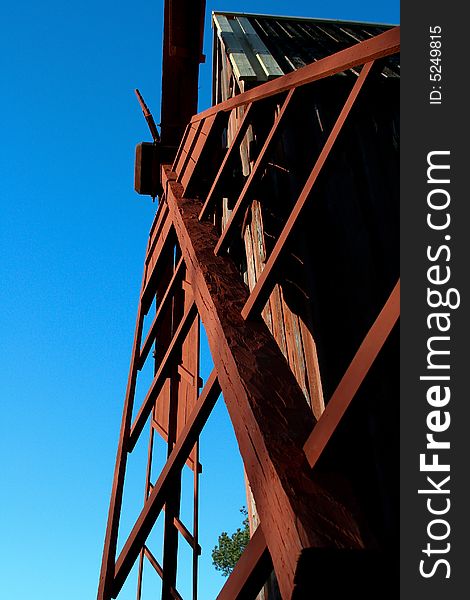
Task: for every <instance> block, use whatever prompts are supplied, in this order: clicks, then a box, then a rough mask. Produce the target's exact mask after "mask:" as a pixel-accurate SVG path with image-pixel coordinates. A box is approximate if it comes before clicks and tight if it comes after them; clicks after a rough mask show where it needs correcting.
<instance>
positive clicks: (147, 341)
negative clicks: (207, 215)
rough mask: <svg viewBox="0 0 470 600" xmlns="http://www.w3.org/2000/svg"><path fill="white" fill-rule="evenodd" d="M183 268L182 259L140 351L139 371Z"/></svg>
mask: <svg viewBox="0 0 470 600" xmlns="http://www.w3.org/2000/svg"><path fill="white" fill-rule="evenodd" d="M183 266H184V263H183V259H182V258H180V260H179V261H178V264H177V265H176V267H175V272H174V273H173V276H172V278H171V280H170V283H169V284H168V288H167V290H166V292H165V294H164V296H163V298H162V299H161V301H160V303H159V305H158V308H157V312H156V313H155V317H154V319H153V321H152V324H151V325H150V328H149V331H148V333H147V337H146V338H145V341H144V343H143V345H142V349H141V351H140V356H139V370H140V369H142V367H143V366H144V363H145V361H146V359H147V356H148V354H149V352H150V350H151V348H152V345H153V343H154V341H155V338H156V335H157V332H158V327H159V325H160V321H161V318H162V315H163V313H164V311H165V309H166V308H167V307H168V303H169V301H170V299H171V298H172V295H173V293H174V288H175V285H176V283H177V281H178V278H179V277H180V276H181V275H182V272H183Z"/></svg>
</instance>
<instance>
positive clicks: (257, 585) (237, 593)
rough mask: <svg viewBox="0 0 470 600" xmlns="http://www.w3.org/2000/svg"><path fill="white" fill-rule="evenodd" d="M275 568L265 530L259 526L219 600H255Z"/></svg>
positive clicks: (220, 593)
mask: <svg viewBox="0 0 470 600" xmlns="http://www.w3.org/2000/svg"><path fill="white" fill-rule="evenodd" d="M272 568H273V563H272V561H271V557H270V555H269V551H268V547H267V546H266V540H265V538H264V534H263V530H262V529H261V526H260V525H259V526H258V528H257V529H256V531H255V533H254V534H253V535H252V537H251V538H250V541H249V542H248V545H247V547H246V548H245V550H244V551H243V554H242V555H241V556H240V559H239V560H238V562H237V564H236V566H235V568H234V570H233V572H232V573H231V574H230V577H229V578H228V579H227V581H226V582H225V584H224V587H223V588H222V589H221V590H220V592H219V595H218V596H217V600H246V599H247V598H255V597H256V595H257V594H258V592H259V591H260V590H261V588H262V587H263V585H264V583H265V582H266V580H267V578H268V577H269V574H270V573H271V571H272Z"/></svg>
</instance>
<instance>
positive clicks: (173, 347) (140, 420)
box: [128, 302, 197, 452]
mask: <svg viewBox="0 0 470 600" xmlns="http://www.w3.org/2000/svg"><path fill="white" fill-rule="evenodd" d="M196 317H197V311H196V306H195V304H194V302H192V303H191V305H190V306H189V308H188V309H187V310H186V312H185V314H184V315H183V317H182V319H181V322H180V324H179V325H178V328H177V330H176V331H175V333H174V335H173V338H172V340H171V342H170V345H169V346H168V349H167V351H166V353H165V356H164V357H163V359H162V362H161V364H160V366H159V367H158V370H157V372H156V374H155V377H154V378H153V382H152V385H151V386H150V389H149V391H148V392H147V395H146V396H145V398H144V400H143V402H142V405H141V407H140V409H139V412H138V413H137V416H136V417H135V419H134V423H133V424H132V428H131V432H130V435H129V444H128V451H129V452H132V450H133V449H134V447H135V445H136V443H137V440H138V439H139V436H140V434H141V433H142V429H143V428H144V426H145V422H146V421H147V419H148V417H149V415H150V412H151V410H152V407H153V405H154V403H155V400H156V399H157V397H158V394H159V393H160V390H161V388H162V385H163V383H164V381H165V379H166V377H167V371H168V368H169V364H170V361H171V359H172V358H173V355H174V353H175V352H176V351H177V350H178V349H179V348H180V346H181V344H182V342H183V340H184V338H185V337H186V335H187V333H188V331H189V329H190V328H191V325H192V324H193V322H194V319H195V318H196Z"/></svg>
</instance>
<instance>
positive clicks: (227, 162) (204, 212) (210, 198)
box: [176, 104, 253, 219]
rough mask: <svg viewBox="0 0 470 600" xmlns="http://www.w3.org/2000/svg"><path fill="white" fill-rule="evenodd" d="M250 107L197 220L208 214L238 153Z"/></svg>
mask: <svg viewBox="0 0 470 600" xmlns="http://www.w3.org/2000/svg"><path fill="white" fill-rule="evenodd" d="M252 106H253V104H248V106H247V107H246V110H245V113H244V115H243V118H242V121H241V123H240V125H239V127H238V129H237V132H236V134H235V137H234V138H233V140H232V143H231V144H230V147H229V148H228V149H227V152H226V153H225V156H224V158H223V160H222V163H221V165H220V167H219V170H218V171H217V175H216V176H215V179H214V181H213V183H212V185H211V188H210V190H209V193H208V194H207V198H206V201H205V202H204V206H203V207H202V210H201V212H200V213H199V219H204V218H205V217H206V216H207V213H208V212H209V209H210V208H211V206H212V204H213V201H214V199H215V194H216V192H217V190H218V188H219V186H220V184H221V182H222V180H223V175H224V174H225V172H226V167H227V166H228V165H230V162H231V161H232V160H233V159H234V157H235V156H236V155H237V153H238V150H239V146H240V144H241V143H242V141H243V138H244V137H245V134H246V132H247V130H248V127H249V126H250V123H251V116H252ZM176 172H178V171H176Z"/></svg>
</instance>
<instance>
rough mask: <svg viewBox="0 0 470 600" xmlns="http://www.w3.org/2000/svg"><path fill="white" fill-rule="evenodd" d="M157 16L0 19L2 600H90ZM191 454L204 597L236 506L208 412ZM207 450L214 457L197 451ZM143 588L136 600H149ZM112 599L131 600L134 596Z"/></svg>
mask: <svg viewBox="0 0 470 600" xmlns="http://www.w3.org/2000/svg"><path fill="white" fill-rule="evenodd" d="M162 5H163V0H161V1H160V0H154V1H149V0H143V1H142V2H140V3H139V4H136V3H131V2H129V1H128V2H122V1H121V2H111V1H110V0H105V1H93V2H91V1H90V0H83V1H82V2H80V3H75V4H74V5H71V4H70V3H64V2H59V1H58V0H57V1H54V0H45V1H44V2H33V1H32V0H30V1H29V2H27V1H26V2H25V1H21V0H18V1H17V2H14V3H13V2H9V3H6V2H3V3H2V4H1V18H0V63H1V73H2V82H1V94H0V104H1V110H0V131H1V135H2V143H1V145H0V202H1V212H0V282H1V283H0V354H1V359H0V360H1V362H0V365H1V367H0V368H1V376H0V398H1V403H2V404H1V417H0V457H1V482H0V539H1V542H0V544H1V545H0V556H1V560H0V598H1V599H2V600H3V599H8V600H31V599H32V598H34V600H64V599H67V600H83V599H88V598H94V597H95V596H96V588H97V581H98V575H99V568H100V560H101V552H102V545H103V536H104V530H105V525H106V515H107V510H108V501H109V494H110V488H111V480H112V473H113V467H114V459H115V451H116V443H117V436H118V431H119V424H120V419H121V410H122V402H123V396H124V391H125V385H126V379H127V371H128V364H129V358H130V350H131V344H132V337H133V330H134V324H135V314H136V310H137V300H138V293H139V287H140V279H141V273H142V265H143V258H144V252H145V246H146V241H147V235H148V229H149V227H150V224H151V221H152V218H153V215H154V212H155V205H152V203H151V201H150V199H148V198H146V197H140V196H137V195H136V194H135V193H134V192H133V160H134V147H135V144H136V143H137V142H139V141H141V140H144V139H148V138H149V134H148V130H147V126H146V123H145V121H144V119H143V117H142V114H141V111H140V109H139V107H138V105H137V102H136V99H135V97H134V94H133V89H134V88H135V87H139V88H140V90H141V91H142V93H143V94H144V97H145V99H146V101H147V103H148V104H149V106H150V107H151V109H152V110H153V111H154V114H155V117H156V121H157V122H158V113H159V95H160V80H161V33H162ZM215 9H217V10H237V11H245V12H250V11H251V12H261V13H277V14H289V15H298V16H316V17H323V18H344V19H351V20H365V21H375V22H389V23H396V22H398V20H399V13H398V10H399V9H398V2H397V1H396V0H394V1H393V2H359V3H358V2H354V3H353V2H346V1H344V2H341V1H336V0H332V1H330V2H328V3H325V2H318V3H317V2H313V1H305V2H302V1H296V0H291V1H290V2H284V1H282V2H281V1H280V2H276V1H273V0H271V1H270V2H261V1H257V0H252V1H250V2H247V1H241V0H239V1H233V2H226V1H220V2H208V3H207V14H208V15H209V14H210V11H211V10H215ZM209 38H210V28H209V27H206V44H205V53H206V55H207V56H208V60H207V63H206V64H205V65H203V66H202V68H201V86H200V108H201V109H202V108H205V107H206V106H207V105H208V104H209V103H210V52H211V45H210V43H208V41H209ZM202 442H203V443H202V449H201V454H202V458H201V460H202V462H203V464H204V474H203V475H202V477H201V487H202V493H203V498H202V499H201V503H202V505H201V511H202V513H203V518H202V523H201V544H202V546H203V551H204V557H203V559H202V560H201V598H202V599H203V600H204V599H205V598H211V597H213V596H214V594H215V593H216V591H217V590H218V589H219V588H220V585H221V583H222V581H223V580H222V578H221V577H220V576H219V575H218V574H217V573H216V572H215V571H214V569H213V567H212V566H211V564H210V562H211V561H210V550H211V548H212V547H213V545H214V544H215V543H216V541H217V534H218V533H219V532H220V531H221V530H222V529H227V530H229V531H232V530H234V529H235V528H236V527H237V526H239V524H240V522H241V518H240V514H239V512H238V509H239V507H240V506H241V505H242V504H244V503H245V500H244V490H243V482H242V473H241V468H240V463H239V461H238V457H237V447H236V444H235V442H234V440H233V436H232V433H231V429H230V424H229V422H228V420H227V417H226V414H225V411H224V406H223V403H222V402H220V403H219V405H218V406H217V408H216V411H215V413H214V414H213V416H212V417H211V421H210V423H209V425H208V430H207V432H206V433H205V438H203V441H202ZM209 446H212V447H213V448H215V449H216V451H215V452H212V453H211V454H209V452H208V447H209ZM141 459H142V451H141V450H140V449H139V448H137V450H136V455H135V457H133V458H132V461H131V463H132V465H131V471H130V473H129V475H130V478H129V484H128V485H127V486H126V499H125V507H128V509H129V515H128V517H127V519H125V520H124V523H123V525H124V530H125V529H126V527H128V526H129V523H130V519H131V518H132V516H133V515H132V508H131V507H132V505H134V510H136V509H135V503H136V502H142V497H143V472H142V471H139V468H141V462H142V460H141ZM187 478H188V474H185V486H186V485H189V483H188V482H187V481H186V479H187ZM188 481H189V480H188ZM188 526H190V523H188ZM157 529H158V528H157ZM157 533H158V532H157ZM184 544H185V542H184V541H183V542H181V545H182V546H183V545H184ZM150 577H152V576H150ZM152 582H153V580H152V581H151V580H150V579H149V581H148V585H147V588H146V590H147V595H144V598H150V597H152V595H151V594H149V593H148V586H149V585H150V583H152ZM131 584H132V582H131ZM181 586H182V587H181V591H182V592H184V584H183V583H181ZM183 596H184V593H183ZM120 597H122V598H124V599H127V598H134V597H135V591H134V588H133V586H132V585H130V586H127V587H126V588H125V589H124V591H123V594H122V596H120ZM186 597H188V596H186Z"/></svg>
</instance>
